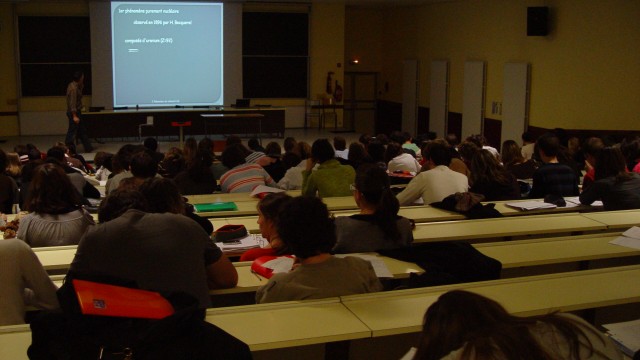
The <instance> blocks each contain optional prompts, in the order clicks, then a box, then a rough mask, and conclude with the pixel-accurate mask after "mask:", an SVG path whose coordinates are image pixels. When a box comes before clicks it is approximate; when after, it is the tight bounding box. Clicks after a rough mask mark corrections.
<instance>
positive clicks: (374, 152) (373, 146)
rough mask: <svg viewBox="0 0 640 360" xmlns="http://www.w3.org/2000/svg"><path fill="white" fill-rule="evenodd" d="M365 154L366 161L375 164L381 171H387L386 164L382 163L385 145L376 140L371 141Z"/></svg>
mask: <svg viewBox="0 0 640 360" xmlns="http://www.w3.org/2000/svg"><path fill="white" fill-rule="evenodd" d="M353 144H360V143H353ZM353 144H351V145H353ZM365 152H366V154H368V155H369V159H367V161H369V162H371V163H373V164H376V165H377V166H378V167H379V168H381V169H384V170H387V162H386V161H384V153H385V152H386V148H385V145H383V144H382V142H380V141H379V140H378V138H376V139H374V140H371V141H370V142H369V146H367V148H366V150H365ZM367 161H364V162H367Z"/></svg>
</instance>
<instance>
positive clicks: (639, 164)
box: [620, 136, 640, 173]
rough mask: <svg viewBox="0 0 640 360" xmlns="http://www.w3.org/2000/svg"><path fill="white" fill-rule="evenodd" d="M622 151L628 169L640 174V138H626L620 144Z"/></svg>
mask: <svg viewBox="0 0 640 360" xmlns="http://www.w3.org/2000/svg"><path fill="white" fill-rule="evenodd" d="M620 151H622V155H624V160H625V161H626V163H627V169H629V171H633V172H635V173H640V137H638V136H632V137H629V138H625V139H624V140H622V142H621V143H620Z"/></svg>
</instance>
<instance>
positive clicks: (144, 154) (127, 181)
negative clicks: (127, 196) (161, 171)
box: [118, 149, 161, 189]
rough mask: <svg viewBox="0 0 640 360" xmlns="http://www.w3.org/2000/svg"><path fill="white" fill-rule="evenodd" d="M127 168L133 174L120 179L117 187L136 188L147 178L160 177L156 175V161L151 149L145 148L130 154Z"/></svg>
mask: <svg viewBox="0 0 640 360" xmlns="http://www.w3.org/2000/svg"><path fill="white" fill-rule="evenodd" d="M129 169H130V172H131V175H133V176H130V177H127V178H124V179H122V180H121V181H120V183H119V184H118V188H122V187H128V188H132V189H136V188H138V187H139V186H140V185H141V184H142V183H143V182H145V180H147V179H149V178H152V177H161V176H160V175H158V163H157V162H156V160H155V159H154V158H153V156H152V154H151V151H149V150H147V149H143V150H141V151H139V152H137V153H135V154H133V155H131V163H130V165H129Z"/></svg>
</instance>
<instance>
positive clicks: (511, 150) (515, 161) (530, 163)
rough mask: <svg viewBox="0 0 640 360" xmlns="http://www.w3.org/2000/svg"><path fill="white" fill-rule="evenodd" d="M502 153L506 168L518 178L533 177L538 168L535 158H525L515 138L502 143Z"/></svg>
mask: <svg viewBox="0 0 640 360" xmlns="http://www.w3.org/2000/svg"><path fill="white" fill-rule="evenodd" d="M501 155H502V163H503V164H504V167H505V169H507V171H509V172H510V173H512V174H513V175H514V176H515V177H516V179H522V180H524V179H531V178H532V177H533V173H534V172H535V171H536V169H537V168H538V165H537V164H536V162H535V161H534V160H533V159H529V160H525V159H524V157H523V156H522V151H521V149H520V147H519V146H518V143H516V142H515V141H513V140H507V141H505V142H503V143H502V153H501Z"/></svg>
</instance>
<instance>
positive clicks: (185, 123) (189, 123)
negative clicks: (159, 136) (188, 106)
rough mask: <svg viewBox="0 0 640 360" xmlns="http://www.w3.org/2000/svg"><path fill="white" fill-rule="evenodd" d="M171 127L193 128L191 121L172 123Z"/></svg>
mask: <svg viewBox="0 0 640 360" xmlns="http://www.w3.org/2000/svg"><path fill="white" fill-rule="evenodd" d="M171 126H176V127H177V126H191V121H172V122H171Z"/></svg>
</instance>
